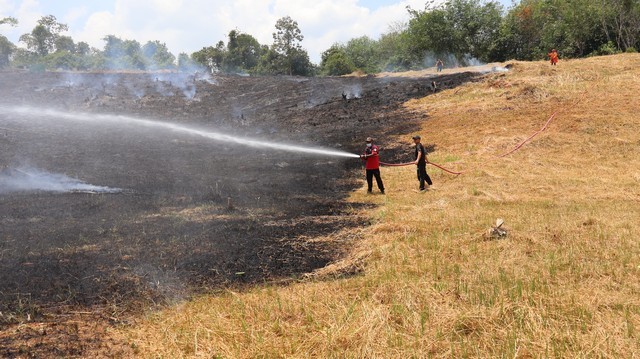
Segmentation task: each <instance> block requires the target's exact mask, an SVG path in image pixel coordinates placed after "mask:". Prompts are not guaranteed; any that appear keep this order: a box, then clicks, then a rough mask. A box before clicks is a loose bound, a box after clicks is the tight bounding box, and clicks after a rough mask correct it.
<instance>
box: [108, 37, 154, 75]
mask: <svg viewBox="0 0 640 359" xmlns="http://www.w3.org/2000/svg"><path fill="white" fill-rule="evenodd" d="M103 40H104V41H105V47H104V57H105V67H107V68H109V69H136V70H144V69H146V68H147V61H146V59H145V57H144V55H143V54H142V48H141V46H140V43H139V42H138V41H136V40H122V39H120V38H119V37H117V36H114V35H107V36H105V37H104V38H103Z"/></svg>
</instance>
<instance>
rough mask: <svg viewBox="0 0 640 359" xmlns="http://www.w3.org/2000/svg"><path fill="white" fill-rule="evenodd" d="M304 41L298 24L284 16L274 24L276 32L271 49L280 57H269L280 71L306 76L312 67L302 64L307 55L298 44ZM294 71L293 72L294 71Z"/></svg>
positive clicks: (309, 64)
mask: <svg viewBox="0 0 640 359" xmlns="http://www.w3.org/2000/svg"><path fill="white" fill-rule="evenodd" d="M303 39H304V36H303V35H302V31H300V28H299V27H298V23H297V22H296V21H294V20H293V19H292V18H291V17H289V16H285V17H283V18H280V19H279V20H278V21H277V22H276V32H274V33H273V45H272V49H273V51H274V52H276V53H277V54H278V55H280V56H275V57H274V56H271V57H273V58H272V60H273V61H275V65H276V67H277V68H280V71H282V72H283V73H287V74H289V75H302V76H308V75H309V74H310V72H300V71H310V70H311V69H313V66H312V65H311V63H310V62H308V63H304V61H305V59H307V61H308V58H309V55H308V54H307V53H306V51H305V50H304V49H303V48H302V45H301V44H300V42H301V41H302V40H303ZM294 70H295V71H294Z"/></svg>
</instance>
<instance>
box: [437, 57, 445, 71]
mask: <svg viewBox="0 0 640 359" xmlns="http://www.w3.org/2000/svg"><path fill="white" fill-rule="evenodd" d="M436 67H437V68H438V72H442V69H444V62H442V60H440V59H438V61H437V62H436Z"/></svg>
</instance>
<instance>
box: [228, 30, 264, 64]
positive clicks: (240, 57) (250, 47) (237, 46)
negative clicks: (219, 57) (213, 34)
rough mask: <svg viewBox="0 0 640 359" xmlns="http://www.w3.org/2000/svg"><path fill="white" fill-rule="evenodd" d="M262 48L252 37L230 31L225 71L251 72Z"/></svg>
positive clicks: (260, 54) (258, 59)
mask: <svg viewBox="0 0 640 359" xmlns="http://www.w3.org/2000/svg"><path fill="white" fill-rule="evenodd" d="M262 52H263V50H262V46H261V45H260V43H259V42H258V40H256V39H255V38H254V37H253V36H251V35H249V34H245V33H242V32H239V31H237V30H231V31H230V32H229V41H228V42H227V54H226V58H225V61H224V65H225V68H226V70H227V71H252V70H254V69H255V68H256V66H257V65H258V62H259V61H260V57H261V56H262Z"/></svg>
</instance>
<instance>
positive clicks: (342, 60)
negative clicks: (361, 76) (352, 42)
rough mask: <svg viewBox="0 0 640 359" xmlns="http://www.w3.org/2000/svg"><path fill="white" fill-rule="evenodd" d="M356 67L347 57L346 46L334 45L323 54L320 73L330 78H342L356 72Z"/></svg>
mask: <svg viewBox="0 0 640 359" xmlns="http://www.w3.org/2000/svg"><path fill="white" fill-rule="evenodd" d="M355 69H356V67H355V65H354V64H353V62H352V61H351V59H350V58H349V57H348V56H347V53H346V52H345V49H344V46H343V45H340V44H333V45H332V46H331V47H330V48H329V49H327V50H326V51H324V52H323V53H322V61H321V62H320V72H321V73H322V74H323V75H328V76H341V75H346V74H350V73H352V72H353V71H355Z"/></svg>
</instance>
